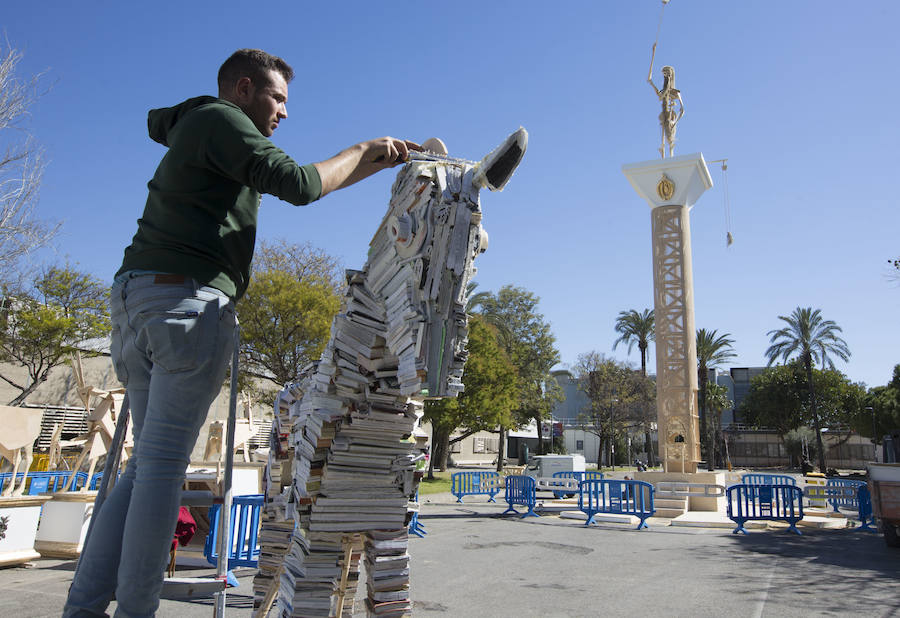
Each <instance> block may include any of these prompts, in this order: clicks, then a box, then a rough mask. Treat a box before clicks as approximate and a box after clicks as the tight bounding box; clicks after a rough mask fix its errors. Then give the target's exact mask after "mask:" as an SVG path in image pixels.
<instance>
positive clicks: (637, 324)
mask: <svg viewBox="0 0 900 618" xmlns="http://www.w3.org/2000/svg"><path fill="white" fill-rule="evenodd" d="M616 332H617V333H619V334H620V335H621V336H620V337H619V338H618V339H616V341H615V342H614V343H613V350H615V349H616V346H618V345H619V344H620V343H627V344H628V353H629V354H630V353H631V350H632V349H633V348H634V344H635V343H636V344H637V346H638V350H640V351H641V375H643V376H644V377H645V378H646V377H647V347H648V346H649V345H650V342H651V341H653V339H654V336H655V330H654V320H653V311H652V310H650V309H644V311H643V313H638V312H637V311H636V310H634V309H629V310H628V311H620V312H619V317H617V318H616Z"/></svg>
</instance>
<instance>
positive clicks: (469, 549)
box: [0, 494, 900, 618]
mask: <svg viewBox="0 0 900 618" xmlns="http://www.w3.org/2000/svg"><path fill="white" fill-rule="evenodd" d="M505 506H506V505H505V504H503V503H502V501H501V502H499V503H498V504H491V503H488V502H487V498H486V497H485V496H473V497H467V498H466V501H465V503H464V504H456V503H455V499H454V498H452V496H449V495H447V494H439V495H436V496H422V507H421V512H420V521H421V522H422V524H423V525H424V526H425V530H426V531H427V533H428V534H427V536H425V537H424V538H418V537H411V539H410V549H409V553H410V555H411V597H412V599H413V609H414V615H416V616H435V617H436V618H437V617H438V616H446V617H456V616H460V617H467V616H472V617H484V616H492V617H493V616H504V617H505V616H517V617H527V616H548V617H550V616H565V617H577V616H634V615H641V616H657V615H665V616H690V617H701V616H736V617H738V616H740V617H744V616H747V617H751V616H752V617H756V616H773V617H775V616H777V617H779V618H782V617H789V616H819V615H828V616H851V615H852V616H898V617H900V551H898V550H896V549H891V548H888V547H886V546H885V544H884V542H883V539H882V537H881V535H879V534H875V533H872V532H868V531H865V530H860V529H858V528H857V529H844V530H816V529H811V530H804V531H803V535H802V536H797V535H794V534H792V533H788V532H786V531H785V530H751V531H750V534H749V535H733V534H731V531H730V530H728V529H711V528H676V527H669V526H665V525H664V522H660V521H658V520H651V521H650V528H649V529H647V530H640V531H638V530H635V529H634V527H633V526H629V525H625V524H613V523H609V524H603V523H601V524H599V525H593V526H591V527H585V526H584V524H583V522H580V521H578V520H572V519H562V518H560V517H557V516H555V515H552V514H545V515H543V516H541V517H538V518H533V517H529V518H525V519H519V518H517V517H511V516H505V517H503V516H501V512H502V511H503V510H504V509H505ZM73 569H74V561H64V560H45V559H41V560H36V561H34V562H33V563H32V564H31V565H30V566H19V567H8V568H5V569H0V616H3V617H15V618H29V617H42V616H59V615H60V612H61V609H62V605H63V603H64V600H65V594H66V590H67V589H68V585H69V582H70V581H71V577H72V572H73ZM212 573H213V570H212V569H209V570H200V571H197V570H193V571H188V570H179V572H178V575H179V576H209V575H211V574H212ZM236 575H237V577H238V581H239V582H240V586H239V587H237V588H233V589H230V590H229V594H228V597H227V598H228V604H227V611H226V614H227V615H228V616H235V617H238V616H250V615H251V611H252V583H251V582H252V578H253V571H252V570H251V569H238V570H237V571H236ZM364 590H365V586H364V585H361V586H360V587H359V590H358V594H357V598H359V599H362V597H363V595H364ZM357 607H358V608H359V609H358V610H357V612H355V614H354V615H357V616H364V615H365V611H364V606H363V604H362V603H357ZM113 608H114V605H113V606H111V607H110V610H109V611H110V613H112V611H113ZM212 613H213V607H212V601H211V599H202V600H193V601H167V600H164V601H162V603H161V605H160V609H159V612H158V614H157V615H158V616H160V617H162V618H169V617H172V618H191V617H193V616H205V617H209V616H212Z"/></svg>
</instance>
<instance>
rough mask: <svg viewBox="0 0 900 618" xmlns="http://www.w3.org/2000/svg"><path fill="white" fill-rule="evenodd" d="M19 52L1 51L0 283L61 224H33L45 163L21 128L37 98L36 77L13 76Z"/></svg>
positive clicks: (41, 152)
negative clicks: (0, 279) (22, 77)
mask: <svg viewBox="0 0 900 618" xmlns="http://www.w3.org/2000/svg"><path fill="white" fill-rule="evenodd" d="M21 60H22V52H20V51H18V50H16V49H13V48H12V47H9V46H8V45H7V48H6V51H5V52H3V51H0V277H2V278H3V280H4V281H8V280H9V279H10V277H12V276H14V274H15V272H16V267H17V265H18V263H19V261H20V260H21V258H22V257H23V256H25V255H27V254H29V253H31V252H32V251H34V250H35V249H38V248H40V247H43V246H46V245H48V244H49V243H50V241H51V240H52V239H53V237H54V236H55V235H56V233H57V232H58V231H59V227H60V223H51V222H47V221H42V220H40V219H38V218H36V215H35V207H36V206H37V202H38V196H39V192H40V187H41V181H42V180H43V174H44V168H45V166H46V159H45V157H44V153H43V150H42V149H41V148H40V146H38V145H37V144H36V143H35V141H34V140H33V139H32V138H31V136H30V135H29V134H28V132H27V131H26V129H25V128H24V127H23V120H24V119H25V118H26V117H27V116H28V115H29V110H30V108H31V107H32V105H34V103H35V101H36V100H37V99H38V98H39V97H40V94H41V93H40V92H39V90H38V87H39V80H40V77H41V75H40V74H38V75H34V76H32V77H30V78H28V79H24V80H23V79H20V78H18V77H17V76H16V67H17V65H18V63H19V62H20V61H21Z"/></svg>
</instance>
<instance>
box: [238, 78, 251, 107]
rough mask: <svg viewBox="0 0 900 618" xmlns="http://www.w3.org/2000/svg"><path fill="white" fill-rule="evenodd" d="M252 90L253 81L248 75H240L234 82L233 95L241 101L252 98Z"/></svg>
mask: <svg viewBox="0 0 900 618" xmlns="http://www.w3.org/2000/svg"><path fill="white" fill-rule="evenodd" d="M253 90H254V88H253V82H252V81H251V80H250V78H249V77H242V78H240V79H239V80H237V82H236V83H235V84H234V96H235V97H236V98H237V99H238V101H240V102H242V103H243V102H247V101H249V100H250V99H252V98H253Z"/></svg>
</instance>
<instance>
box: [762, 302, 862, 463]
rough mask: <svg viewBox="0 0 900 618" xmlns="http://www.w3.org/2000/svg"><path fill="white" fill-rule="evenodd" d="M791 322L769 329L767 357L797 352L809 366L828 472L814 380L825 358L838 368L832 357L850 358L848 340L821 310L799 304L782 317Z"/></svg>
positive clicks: (819, 444) (813, 410)
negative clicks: (818, 364)
mask: <svg viewBox="0 0 900 618" xmlns="http://www.w3.org/2000/svg"><path fill="white" fill-rule="evenodd" d="M778 319H780V320H783V321H784V322H785V323H786V324H787V325H786V326H784V327H782V328H779V329H776V330H771V331H769V332H768V335H769V337H770V339H769V342H770V343H771V344H772V345H770V346H769V348H768V349H767V350H766V357H767V358H768V359H769V365H771V364H772V363H773V362H775V360H776V359H777V358H779V357H781V359H782V360H783V361H787V360H788V359H789V358H791V357H792V356H794V355H797V356H798V357H799V359H800V360H801V362H802V363H803V366H804V368H805V369H806V380H807V386H808V388H809V400H810V412H811V414H812V420H813V428H814V429H815V431H816V450H817V451H818V456H819V471H820V472H823V473H824V472H825V470H826V468H825V449H824V447H823V445H822V427H821V422H820V419H819V412H818V403H817V401H816V390H815V384H814V381H813V366H814V364H815V363H817V362H819V361H821V363H822V366H823V367H831V368H833V367H834V363H833V361H832V360H831V356H837V357H838V358H840V359H841V360H844V361H846V360H848V359H849V358H850V349H849V348H848V347H847V343H846V342H845V341H844V340H843V339H842V338H841V337H840V336H839V335H838V333H840V332H841V327H840V326H838V325H837V324H836V323H835V322H834V321H832V320H825V319H823V318H822V312H821V311H820V310H819V309H812V308H811V307H797V308H796V309H794V311H793V313H791V315H789V316H783V315H780V316H778Z"/></svg>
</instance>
